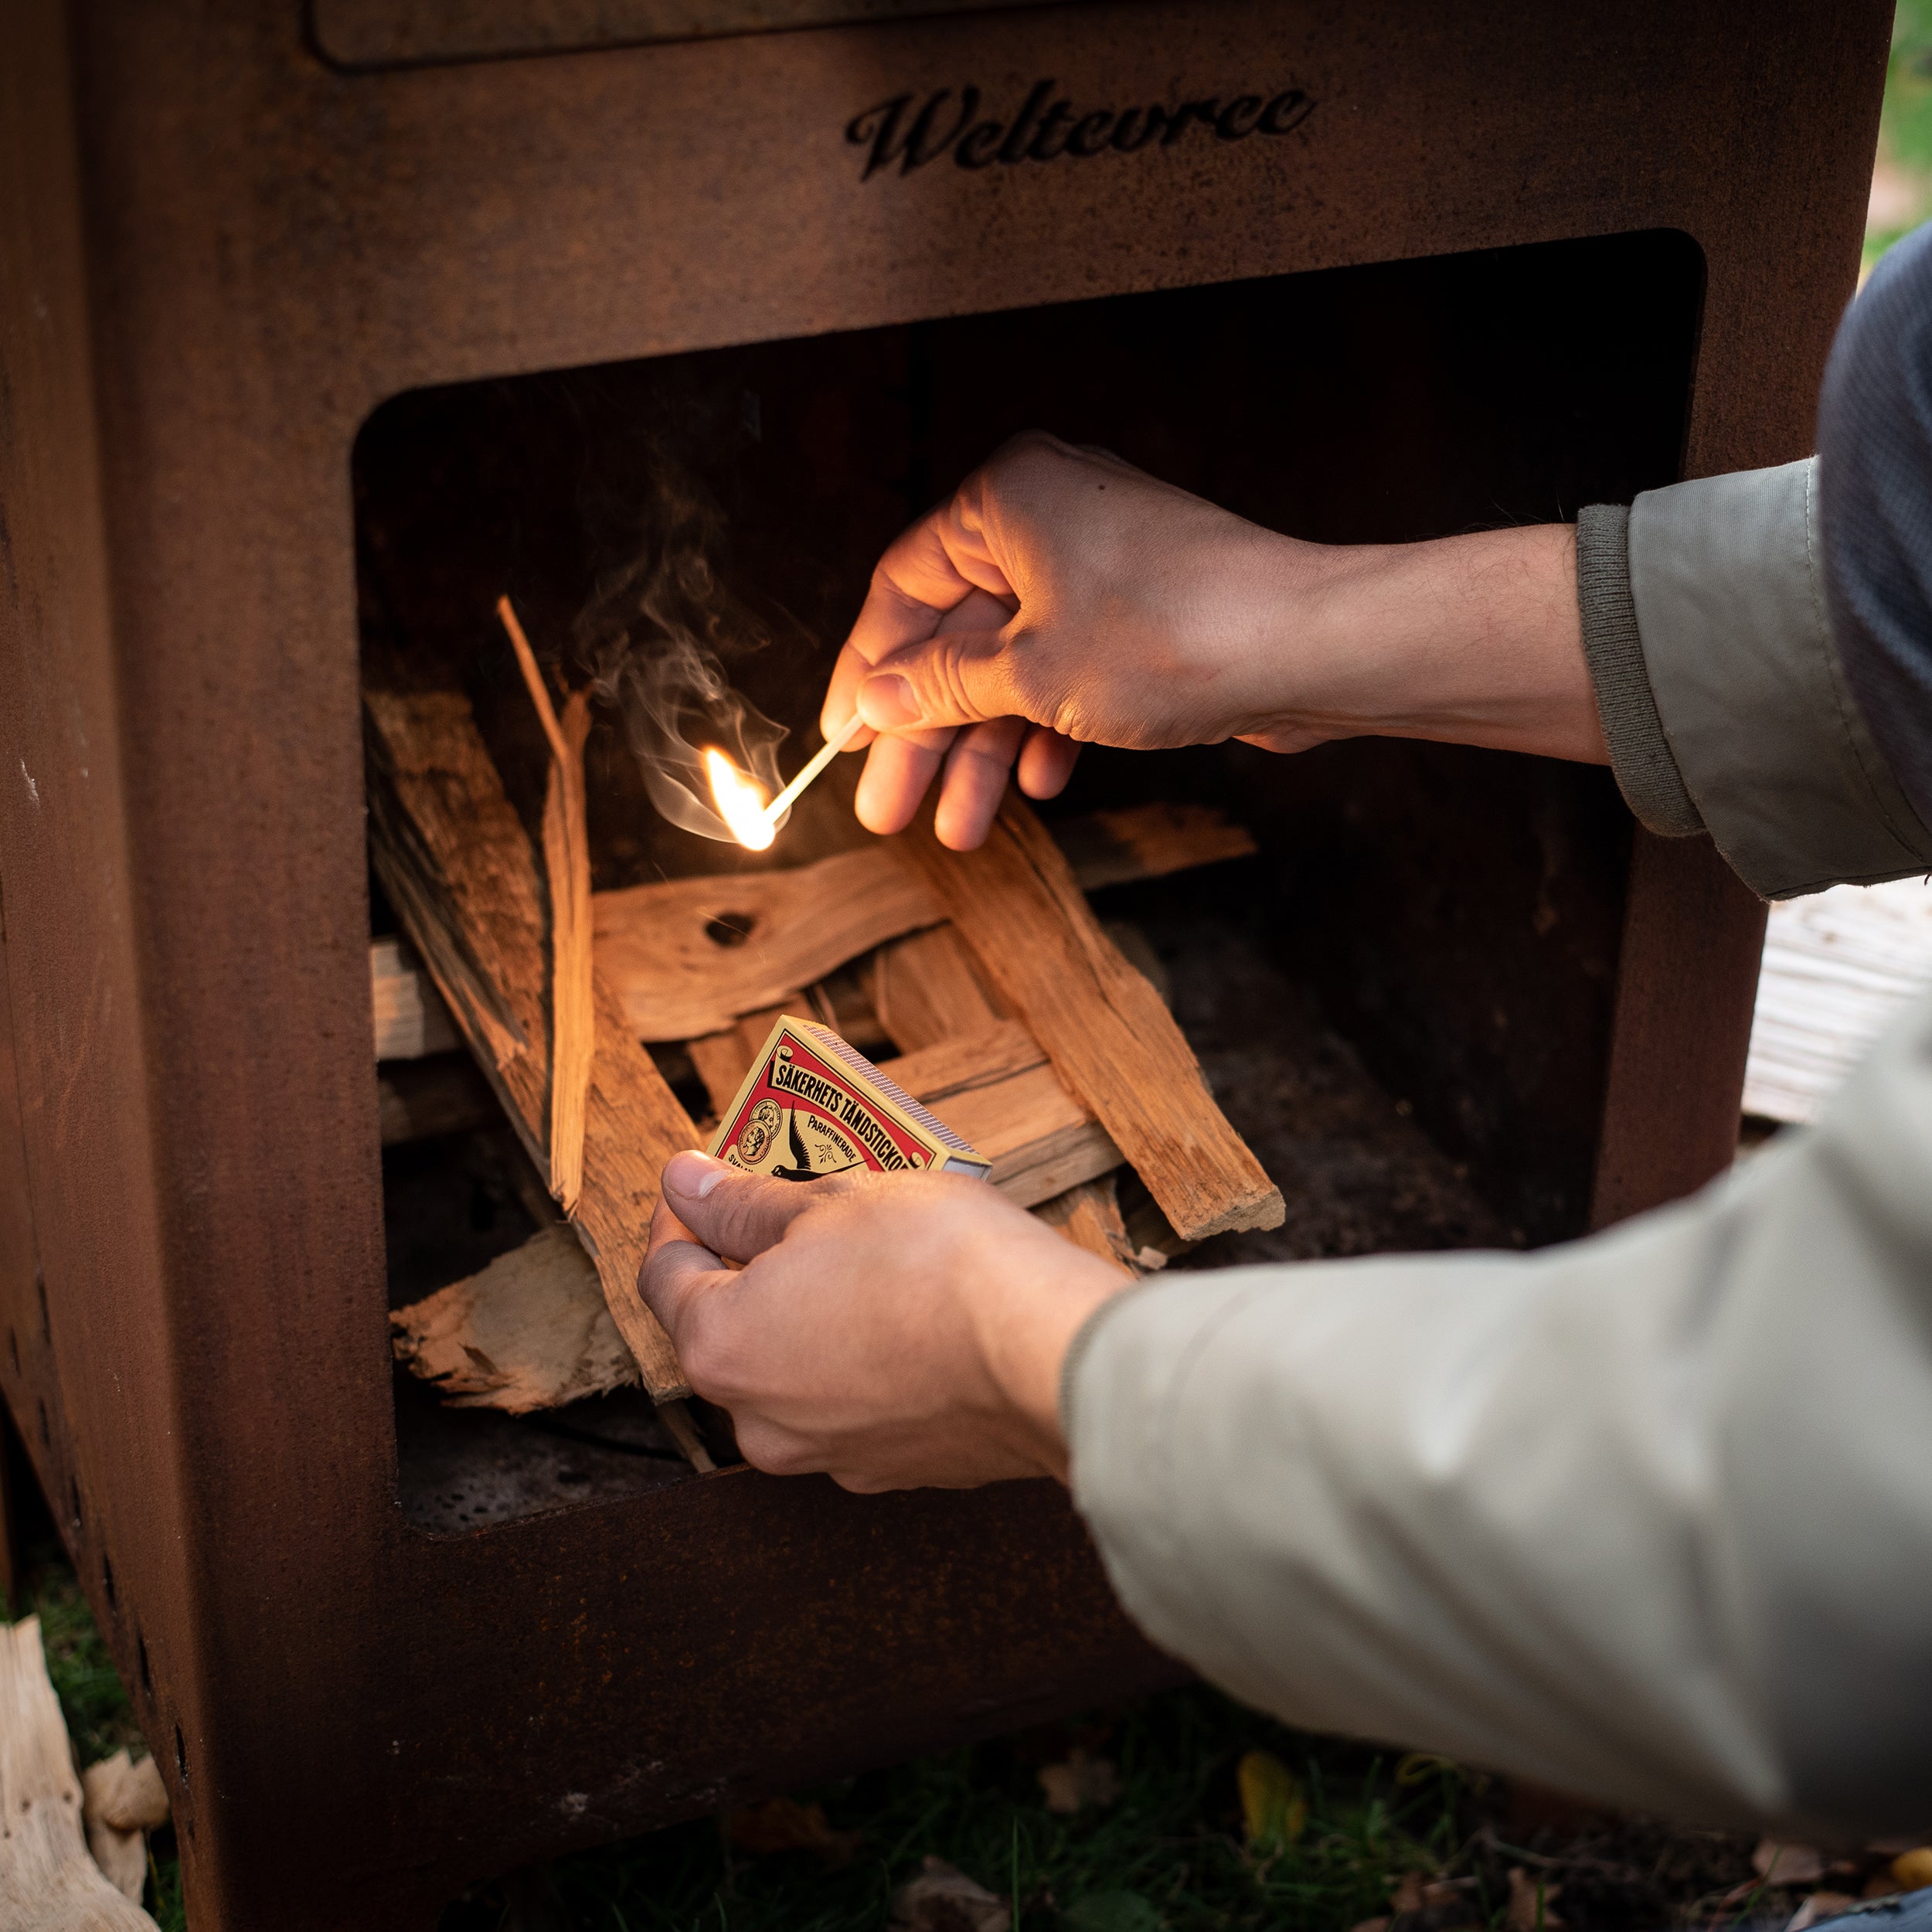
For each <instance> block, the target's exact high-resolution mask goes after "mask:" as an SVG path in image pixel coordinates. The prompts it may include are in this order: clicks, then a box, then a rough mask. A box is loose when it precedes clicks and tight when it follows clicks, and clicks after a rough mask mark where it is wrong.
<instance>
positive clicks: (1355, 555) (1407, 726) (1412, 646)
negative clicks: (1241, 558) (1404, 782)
mask: <svg viewBox="0 0 1932 1932" xmlns="http://www.w3.org/2000/svg"><path fill="white" fill-rule="evenodd" d="M1277 541H1278V542H1279V543H1281V544H1282V545H1284V546H1287V550H1286V552H1284V555H1283V556H1282V557H1281V560H1279V563H1278V564H1277V573H1278V574H1279V576H1280V577H1281V583H1282V589H1281V591H1280V592H1279V593H1277V600H1276V604H1275V611H1274V622H1273V623H1272V624H1271V625H1270V630H1269V634H1268V642H1267V646H1266V648H1265V650H1264V659H1265V663H1266V668H1267V672H1268V673H1269V674H1270V675H1269V680H1268V685H1267V689H1265V690H1264V692H1262V693H1261V694H1260V696H1259V697H1258V700H1257V706H1256V709H1257V714H1258V716H1257V724H1256V726H1255V727H1254V728H1253V729H1249V730H1242V731H1240V733H1239V734H1238V735H1240V736H1243V737H1246V738H1250V739H1253V740H1257V741H1258V742H1262V743H1267V744H1269V745H1270V747H1271V748H1273V749H1275V750H1301V749H1303V748H1304V747H1306V746H1308V745H1313V744H1318V743H1324V742H1325V741H1327V740H1330V739H1334V738H1343V737H1362V736H1380V737H1401V738H1430V739H1436V740H1443V741H1446V742H1449V743H1461V744H1476V745H1486V746H1489V747H1493V748H1495V749H1497V750H1511V751H1526V752H1534V753H1540V754H1542V755H1544V756H1546V757H1562V758H1569V759H1574V760H1581V761H1583V762H1586V763H1591V764H1602V763H1604V762H1607V756H1608V754H1607V750H1606V749H1605V747H1604V741H1603V734H1602V730H1601V727H1600V723H1599V721H1598V717H1597V702H1596V692H1595V689H1594V685H1592V683H1591V682H1590V672H1589V667H1588V665H1587V661H1586V660H1585V658H1584V656H1583V635H1582V626H1581V621H1580V616H1579V613H1578V607H1577V587H1576V576H1577V572H1576V530H1575V527H1574V526H1573V525H1569V524H1543V525H1537V526H1531V527H1529V528H1526V529H1509V530H1493V531H1484V532H1478V533H1476V534H1474V535H1471V536H1460V537H1446V538H1441V539H1437V540H1434V541H1433V542H1428V543H1403V544H1363V545H1323V544H1308V543H1298V542H1296V540H1295V539H1292V538H1287V537H1283V538H1280V539H1277Z"/></svg>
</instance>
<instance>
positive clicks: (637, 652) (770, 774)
mask: <svg viewBox="0 0 1932 1932" xmlns="http://www.w3.org/2000/svg"><path fill="white" fill-rule="evenodd" d="M658 454H659V460H658V461H657V462H656V463H655V464H653V466H652V467H653V476H654V484H655V489H654V495H653V499H652V500H651V502H648V504H646V505H644V506H643V508H644V511H645V515H644V517H643V523H644V529H643V532H642V539H643V540H642V543H641V546H640V548H639V549H638V554H637V555H636V556H635V557H634V560H632V561H631V563H628V564H627V565H625V566H624V567H623V568H622V569H621V570H617V572H615V573H614V574H613V575H611V577H607V578H606V579H605V580H604V582H603V583H601V584H600V585H599V587H598V588H597V593H596V594H595V595H594V597H592V599H591V600H590V604H588V605H587V607H586V608H585V610H584V611H583V614H582V615H581V616H580V617H579V618H578V619H577V646H578V649H579V651H580V653H581V654H582V655H583V657H584V658H586V659H587V661H588V662H589V663H590V666H591V668H592V670H593V671H594V673H595V675H596V678H597V683H598V685H599V687H600V689H601V690H602V691H603V692H604V695H605V696H607V698H609V699H612V700H614V702H616V704H617V706H618V708H619V709H620V710H621V713H623V716H624V730H625V732H626V734H627V735H628V737H629V739H630V741H631V750H632V752H633V753H634V754H635V756H636V757H637V760H638V764H639V766H640V767H641V769H642V770H643V774H644V781H645V787H646V789H647V790H648V791H649V793H650V794H651V803H652V804H655V806H656V807H657V808H658V811H661V812H662V814H663V815H665V818H668V819H669V820H670V821H671V822H672V824H673V825H681V826H682V827H683V828H684V829H685V831H686V832H696V833H698V834H699V835H701V836H702V837H703V838H718V839H723V840H726V841H730V840H731V839H732V833H731V831H730V828H729V827H728V826H727V825H726V824H725V821H723V819H722V818H720V817H719V815H718V813H717V811H716V809H715V808H714V807H713V804H712V800H711V787H710V785H709V782H708V781H707V780H706V777H705V772H704V764H703V761H702V757H701V755H700V754H701V753H702V752H703V751H704V750H705V749H706V747H708V746H709V747H716V749H717V750H720V751H722V752H723V753H725V755H726V757H728V758H730V760H732V762H733V764H736V766H737V767H739V769H740V770H743V771H746V772H749V773H750V775H751V776H752V777H754V778H756V779H757V781H758V782H759V783H760V784H761V785H763V786H764V788H765V791H766V793H767V796H770V795H774V794H776V793H777V791H779V790H780V789H781V787H782V786H783V784H784V781H783V779H782V778H781V777H780V775H779V771H778V747H779V746H780V745H781V743H783V742H784V739H785V737H786V736H787V733H786V730H785V728H784V726H783V725H780V724H776V723H774V722H773V721H772V720H771V719H769V718H767V717H766V716H764V713H762V712H760V710H759V709H757V706H755V705H753V703H752V702H750V700H749V699H747V698H746V697H745V696H743V693H742V692H740V691H738V690H736V689H735V688H734V687H733V683H732V681H731V675H730V666H731V665H733V663H735V662H739V661H740V660H741V659H743V658H746V657H748V656H749V655H751V654H752V653H753V652H754V651H759V650H761V649H763V648H764V646H765V645H767V644H768V643H769V642H770V630H769V628H768V627H767V625H766V624H764V622H762V621H760V618H759V617H758V616H757V613H756V612H754V611H753V610H752V609H751V608H750V606H749V605H748V604H746V602H745V601H744V600H743V598H741V597H739V596H737V595H736V594H735V593H734V592H733V590H731V588H730V586H729V585H728V584H726V583H725V582H724V581H723V579H722V578H721V577H720V576H719V572H718V570H717V569H716V566H715V565H714V563H713V559H714V558H715V557H716V556H717V555H718V554H719V552H720V550H721V549H722V546H723V525H724V519H723V515H722V513H721V512H719V510H718V509H717V507H716V505H715V504H714V503H713V502H712V501H711V500H710V498H709V497H708V496H707V495H706V494H705V492H703V490H702V488H700V486H699V485H698V484H697V482H696V480H695V479H694V478H692V477H691V476H690V475H689V474H688V473H687V472H686V471H685V470H684V468H683V467H682V465H681V464H678V463H677V462H676V461H675V459H674V458H672V457H671V455H670V454H669V453H668V451H662V450H661V451H659V453H658ZM789 816H790V814H789V812H787V814H786V817H787V818H788V817H789ZM779 823H780V824H781V825H782V824H783V823H784V820H783V819H781V820H780V821H779Z"/></svg>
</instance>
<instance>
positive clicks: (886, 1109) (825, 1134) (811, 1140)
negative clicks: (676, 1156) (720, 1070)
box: [709, 1015, 992, 1181]
mask: <svg viewBox="0 0 1932 1932" xmlns="http://www.w3.org/2000/svg"><path fill="white" fill-rule="evenodd" d="M709 1152H710V1153H711V1155H712V1156H713V1158H714V1159H716V1160H720V1161H723V1162H726V1163H728V1164H729V1165H730V1166H733V1167H738V1168H744V1169H745V1170H746V1171H747V1172H749V1173H753V1174H769V1175H772V1176H774V1178H775V1179H778V1180H781V1181H815V1180H818V1179H821V1177H822V1176H824V1175H828V1174H851V1173H856V1172H871V1173H874V1174H895V1173H900V1172H909V1171H912V1172H918V1171H923V1172H930V1173H935V1174H966V1175H971V1176H972V1177H973V1178H974V1179H976V1180H982V1181H983V1180H984V1179H985V1178H986V1176H987V1174H988V1172H989V1171H990V1170H991V1168H992V1162H991V1161H989V1160H988V1159H987V1158H986V1157H985V1155H982V1154H978V1153H975V1151H974V1150H973V1149H972V1148H971V1147H969V1146H968V1145H967V1143H966V1142H965V1141H963V1140H962V1139H961V1138H960V1137H959V1135H957V1134H955V1133H954V1131H953V1130H952V1129H951V1128H950V1127H948V1126H947V1124H946V1123H945V1122H944V1121H942V1120H940V1119H938V1118H937V1117H936V1116H935V1115H934V1114H930V1113H929V1112H927V1110H926V1109H925V1108H924V1107H921V1106H920V1104H919V1103H918V1101H917V1100H914V1099H913V1097H912V1096H911V1095H910V1094H907V1093H906V1092H905V1091H903V1090H902V1089H901V1088H900V1087H899V1086H898V1084H897V1083H896V1082H894V1081H893V1080H889V1079H887V1078H886V1076H885V1075H884V1074H883V1073H880V1071H879V1069H878V1068H877V1067H876V1066H873V1065H872V1062H871V1061H870V1060H867V1059H866V1056H865V1055H864V1054H862V1053H860V1052H859V1051H858V1049H856V1048H855V1047H853V1046H850V1045H849V1044H848V1043H846V1042H845V1041H844V1040H842V1039H840V1038H839V1037H838V1035H837V1034H836V1033H835V1032H832V1029H830V1028H829V1027H827V1026H816V1025H815V1024H814V1023H813V1022H811V1021H810V1020H804V1019H792V1018H791V1015H786V1016H785V1017H784V1019H781V1020H780V1021H779V1022H778V1023H777V1025H776V1026H774V1027H773V1028H772V1029H771V1033H770V1037H769V1038H768V1039H767V1040H766V1042H765V1043H764V1046H763V1047H761V1048H760V1049H759V1053H758V1057H757V1059H756V1060H753V1062H752V1063H751V1071H750V1073H747V1074H746V1076H745V1077H744V1081H743V1085H741V1086H740V1087H739V1089H738V1093H737V1097H736V1099H735V1100H733V1102H732V1103H731V1104H730V1107H727V1108H726V1110H725V1112H724V1116H723V1119H722V1120H721V1121H719V1126H718V1131H717V1132H716V1134H714V1135H713V1137H712V1141H711V1146H710V1148H709Z"/></svg>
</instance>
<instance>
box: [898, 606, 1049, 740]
mask: <svg viewBox="0 0 1932 1932" xmlns="http://www.w3.org/2000/svg"><path fill="white" fill-rule="evenodd" d="M859 716H861V717H862V718H863V719H865V721H866V723H867V724H869V725H870V726H872V729H873V730H875V731H892V732H901V733H903V732H906V731H910V730H920V729H925V730H931V729H934V728H936V727H938V726H945V725H967V724H984V723H987V722H988V721H989V720H991V719H995V718H1011V717H1021V718H1027V719H1031V721H1032V723H1035V724H1044V723H1048V722H1049V720H1048V719H1043V718H1036V717H1034V716H1033V714H1032V711H1031V710H1030V709H1029V707H1028V705H1027V701H1026V697H1025V696H1024V694H1023V693H1022V692H1021V690H1020V689H1019V681H1018V679H1015V676H1014V675H1013V659H1012V651H1011V649H1010V648H1009V645H1008V642H1007V638H1006V634H1005V632H1004V631H948V632H945V633H943V634H940V636H938V637H934V638H927V640H926V641H924V642H923V644H911V645H906V647H905V648H904V649H903V650H900V651H894V652H893V655H891V656H890V657H889V658H886V661H885V662H884V663H883V664H881V665H879V667H878V668H876V670H875V671H874V672H872V675H871V676H870V677H869V678H868V679H866V681H865V682H864V683H862V685H859Z"/></svg>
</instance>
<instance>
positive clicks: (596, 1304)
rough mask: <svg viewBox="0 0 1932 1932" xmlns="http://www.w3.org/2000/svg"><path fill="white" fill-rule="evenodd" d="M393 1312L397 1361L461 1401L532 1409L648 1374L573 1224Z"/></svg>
mask: <svg viewBox="0 0 1932 1932" xmlns="http://www.w3.org/2000/svg"><path fill="white" fill-rule="evenodd" d="M389 1342H390V1345H391V1347H392V1348H393V1349H394V1351H395V1353H396V1360H397V1361H398V1362H401V1363H402V1364H403V1366H404V1367H406V1369H408V1370H409V1372H410V1374H412V1375H413V1376H418V1377H420V1379H422V1380H423V1381H424V1382H427V1383H430V1385H431V1386H433V1387H434V1389H436V1391H437V1393H438V1394H439V1395H440V1396H441V1397H442V1398H443V1400H444V1402H446V1403H448V1405H449V1406H451V1408H453V1409H498V1410H502V1411H503V1412H504V1413H505V1414H506V1415H512V1416H520V1415H526V1414H528V1413H529V1412H530V1411H531V1410H535V1409H554V1408H556V1407H558V1406H560V1405H561V1404H562V1403H566V1402H577V1401H580V1400H583V1397H585V1396H600V1395H607V1394H608V1393H610V1391H611V1389H622V1388H627V1387H629V1386H632V1385H634V1383H636V1381H637V1379H638V1369H637V1365H636V1363H635V1362H634V1361H633V1360H632V1359H631V1351H630V1350H629V1349H627V1348H626V1347H625V1346H624V1338H623V1337H622V1336H621V1335H619V1334H618V1332H617V1325H616V1324H615V1323H614V1321H612V1320H611V1311H610V1310H609V1308H607V1307H606V1306H605V1304H604V1291H603V1287H602V1286H601V1284H600V1283H599V1281H598V1279H597V1268H596V1267H595V1265H594V1264H593V1263H592V1261H591V1260H590V1257H589V1256H588V1255H587V1254H586V1253H584V1252H583V1248H582V1247H580V1245H579V1244H578V1243H577V1237H576V1236H574V1235H573V1234H572V1233H571V1232H570V1230H569V1229H568V1228H566V1227H561V1226H559V1227H554V1228H546V1229H545V1230H544V1231H543V1233H541V1234H538V1235H534V1236H532V1237H531V1239H530V1240H528V1241H526V1242H525V1243H523V1245H522V1247H520V1248H513V1249H512V1250H511V1251H510V1252H509V1253H508V1254H501V1255H498V1257H497V1258H496V1259H495V1260H494V1261H492V1263H491V1264H489V1266H488V1267H486V1268H485V1269H484V1270H482V1271H481V1273H480V1274H473V1275H471V1276H470V1277H469V1278H468V1280H467V1281H457V1282H453V1283H451V1285H450V1286H449V1287H447V1288H441V1289H439V1290H438V1291H437V1292H436V1293H435V1294H432V1295H430V1296H427V1298H425V1299H423V1301H417V1302H415V1303H413V1304H411V1305H410V1307H408V1308H399V1309H397V1310H396V1311H395V1312H394V1313H393V1314H392V1315H390V1316H389Z"/></svg>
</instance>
